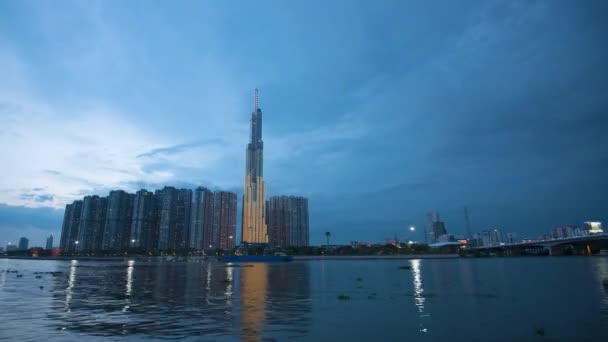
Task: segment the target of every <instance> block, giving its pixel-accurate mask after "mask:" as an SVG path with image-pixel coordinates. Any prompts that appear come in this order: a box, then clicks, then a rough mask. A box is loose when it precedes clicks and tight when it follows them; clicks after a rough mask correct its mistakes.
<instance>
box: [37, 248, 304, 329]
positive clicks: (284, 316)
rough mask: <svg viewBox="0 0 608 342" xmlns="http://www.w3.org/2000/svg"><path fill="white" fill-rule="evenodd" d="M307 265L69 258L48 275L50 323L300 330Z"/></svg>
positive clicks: (84, 326)
mask: <svg viewBox="0 0 608 342" xmlns="http://www.w3.org/2000/svg"><path fill="white" fill-rule="evenodd" d="M308 267H309V265H308V264H297V263H291V264H283V265H266V264H255V265H254V266H253V267H238V268H233V267H226V265H224V264H223V263H219V262H216V261H189V262H162V261H158V260H137V261H135V260H130V261H128V262H83V261H80V262H79V261H72V262H71V263H70V264H69V268H68V269H67V270H69V271H68V272H66V273H64V275H63V276H58V277H55V278H53V279H52V280H51V279H49V280H50V281H52V289H51V296H52V299H53V300H52V302H51V311H50V312H48V313H47V314H46V316H47V318H48V319H49V321H47V322H51V323H50V325H51V327H52V328H53V329H57V330H63V331H66V333H69V332H70V331H73V332H80V333H86V334H90V335H103V336H109V335H147V336H166V337H171V338H172V337H175V338H182V337H188V336H197V337H205V338H207V339H211V340H217V339H220V338H221V337H222V336H234V335H235V334H238V335H239V336H241V339H242V340H245V341H258V340H260V339H263V336H264V333H265V332H267V331H268V332H272V333H273V334H279V335H280V334H285V336H302V335H304V334H306V332H307V328H308V326H309V325H310V310H311V303H310V274H309V269H308Z"/></svg>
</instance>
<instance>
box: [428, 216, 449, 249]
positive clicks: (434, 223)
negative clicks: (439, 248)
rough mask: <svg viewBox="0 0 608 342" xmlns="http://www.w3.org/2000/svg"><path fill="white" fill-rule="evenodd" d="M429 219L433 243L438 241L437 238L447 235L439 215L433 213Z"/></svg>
mask: <svg viewBox="0 0 608 342" xmlns="http://www.w3.org/2000/svg"><path fill="white" fill-rule="evenodd" d="M430 217H431V242H432V243H435V242H438V241H439V237H440V236H442V235H445V234H447V233H448V232H447V231H446V229H445V223H443V221H441V220H440V219H439V213H437V212H433V213H431V214H430Z"/></svg>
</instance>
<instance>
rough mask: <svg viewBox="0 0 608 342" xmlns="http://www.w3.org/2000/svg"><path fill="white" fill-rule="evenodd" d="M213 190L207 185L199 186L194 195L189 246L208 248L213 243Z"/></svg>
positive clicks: (200, 248) (199, 248) (198, 248)
mask: <svg viewBox="0 0 608 342" xmlns="http://www.w3.org/2000/svg"><path fill="white" fill-rule="evenodd" d="M212 235H213V192H212V191H211V190H209V189H207V188H205V187H202V186H200V187H198V188H196V190H194V193H193V195H192V210H191V215H190V237H189V247H190V248H192V249H197V250H202V249H206V248H207V246H208V245H210V244H211V245H213V240H212Z"/></svg>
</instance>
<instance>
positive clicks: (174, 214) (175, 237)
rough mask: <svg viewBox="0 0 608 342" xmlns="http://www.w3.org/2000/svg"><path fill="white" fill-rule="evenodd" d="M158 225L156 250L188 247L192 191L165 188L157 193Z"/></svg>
mask: <svg viewBox="0 0 608 342" xmlns="http://www.w3.org/2000/svg"><path fill="white" fill-rule="evenodd" d="M158 196H159V201H160V203H159V204H160V225H159V234H158V249H179V248H186V246H188V239H189V227H190V209H191V207H192V190H188V189H179V190H178V189H175V188H174V187H170V186H166V187H164V188H163V189H162V190H160V191H158Z"/></svg>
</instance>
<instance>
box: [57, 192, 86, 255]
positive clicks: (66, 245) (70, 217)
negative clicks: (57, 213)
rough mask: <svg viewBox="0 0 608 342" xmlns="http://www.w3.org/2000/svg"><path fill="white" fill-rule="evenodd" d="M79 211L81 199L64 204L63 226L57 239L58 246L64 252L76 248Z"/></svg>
mask: <svg viewBox="0 0 608 342" xmlns="http://www.w3.org/2000/svg"><path fill="white" fill-rule="evenodd" d="M81 213H82V201H74V202H73V203H72V204H68V205H66V206H65V212H64V214H63V226H62V228H61V240H60V241H59V247H60V248H61V250H62V251H64V252H73V251H75V250H76V241H78V232H79V230H80V216H81Z"/></svg>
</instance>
